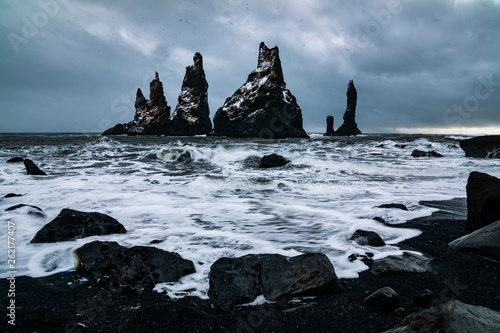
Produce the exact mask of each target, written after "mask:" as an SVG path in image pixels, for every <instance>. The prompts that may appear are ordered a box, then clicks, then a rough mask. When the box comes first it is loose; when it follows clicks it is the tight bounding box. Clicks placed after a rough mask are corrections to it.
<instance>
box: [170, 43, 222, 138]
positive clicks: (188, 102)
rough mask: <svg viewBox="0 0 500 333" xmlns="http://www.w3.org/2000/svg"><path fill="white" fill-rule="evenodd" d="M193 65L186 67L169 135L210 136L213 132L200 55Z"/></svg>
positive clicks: (198, 54)
mask: <svg viewBox="0 0 500 333" xmlns="http://www.w3.org/2000/svg"><path fill="white" fill-rule="evenodd" d="M193 63H194V64H193V65H191V66H188V67H186V75H185V76H184V81H183V82H182V88H181V93H180V95H179V98H178V104H177V107H176V108H175V111H174V114H173V116H172V124H171V125H170V130H169V135H200V134H209V133H210V131H211V130H212V122H211V121H210V110H209V107H208V83H207V80H206V78H205V71H204V70H203V57H202V55H201V54H200V53H198V52H196V53H195V55H194V57H193Z"/></svg>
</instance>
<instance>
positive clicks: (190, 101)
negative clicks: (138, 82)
mask: <svg viewBox="0 0 500 333" xmlns="http://www.w3.org/2000/svg"><path fill="white" fill-rule="evenodd" d="M193 60H194V65H192V66H188V67H186V75H185V76H184V81H183V82H182V89H181V93H180V95H179V99H178V101H179V102H178V104H177V107H176V108H175V111H174V113H173V115H172V117H170V106H168V105H167V101H166V99H165V95H164V93H163V84H162V82H161V81H160V79H159V77H158V73H156V76H155V78H154V79H153V81H151V83H150V96H149V100H147V99H146V98H145V97H144V95H143V94H142V91H141V89H140V88H139V89H137V96H136V100H135V117H134V120H133V121H131V122H129V123H127V124H118V125H116V126H115V127H113V128H110V129H108V130H106V131H105V132H104V133H103V135H120V134H128V135H200V134H209V133H210V131H211V130H212V122H211V121H210V117H209V114H210V110H209V108H208V93H207V91H208V83H207V80H206V78H205V71H204V70H203V57H202V56H201V54H200V53H198V52H196V54H195V55H194V57H193Z"/></svg>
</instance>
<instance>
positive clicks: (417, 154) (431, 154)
mask: <svg viewBox="0 0 500 333" xmlns="http://www.w3.org/2000/svg"><path fill="white" fill-rule="evenodd" d="M411 156H412V157H443V155H441V154H440V153H437V152H435V151H434V150H432V151H422V150H418V149H415V150H414V151H413V152H412V153H411Z"/></svg>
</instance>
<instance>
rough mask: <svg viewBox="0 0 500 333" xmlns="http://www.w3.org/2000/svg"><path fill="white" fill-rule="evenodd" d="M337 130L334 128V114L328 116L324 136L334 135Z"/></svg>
mask: <svg viewBox="0 0 500 333" xmlns="http://www.w3.org/2000/svg"><path fill="white" fill-rule="evenodd" d="M334 135H335V130H334V129H333V116H327V117H326V133H325V134H323V136H334Z"/></svg>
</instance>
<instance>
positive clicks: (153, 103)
mask: <svg viewBox="0 0 500 333" xmlns="http://www.w3.org/2000/svg"><path fill="white" fill-rule="evenodd" d="M149 89H150V93H149V101H148V100H147V99H146V98H145V97H144V95H143V94H142V91H141V89H140V88H139V89H137V94H136V99H135V117H134V120H133V121H131V122H129V123H128V124H118V125H116V126H115V127H113V128H110V129H108V130H106V131H105V132H104V133H102V134H103V135H119V134H128V135H141V134H142V135H151V134H153V135H154V134H156V135H158V134H166V133H167V131H168V125H169V120H170V106H168V105H167V101H166V99H165V95H164V94H163V84H162V82H161V81H160V78H159V76H158V73H156V75H155V78H154V79H153V81H151V83H150V84H149Z"/></svg>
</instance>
